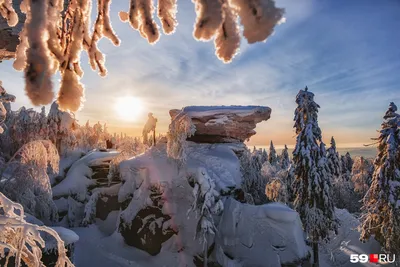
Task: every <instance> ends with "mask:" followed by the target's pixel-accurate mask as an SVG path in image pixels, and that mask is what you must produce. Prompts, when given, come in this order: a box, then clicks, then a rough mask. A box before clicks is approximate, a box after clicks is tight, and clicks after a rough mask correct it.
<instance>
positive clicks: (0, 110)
mask: <svg viewBox="0 0 400 267" xmlns="http://www.w3.org/2000/svg"><path fill="white" fill-rule="evenodd" d="M14 101H15V96H13V95H10V94H8V93H7V91H6V90H5V89H4V87H3V86H2V81H0V134H2V133H3V131H4V129H3V127H2V126H1V124H2V123H3V122H4V121H5V120H6V116H7V110H6V108H5V107H4V105H3V103H9V102H14Z"/></svg>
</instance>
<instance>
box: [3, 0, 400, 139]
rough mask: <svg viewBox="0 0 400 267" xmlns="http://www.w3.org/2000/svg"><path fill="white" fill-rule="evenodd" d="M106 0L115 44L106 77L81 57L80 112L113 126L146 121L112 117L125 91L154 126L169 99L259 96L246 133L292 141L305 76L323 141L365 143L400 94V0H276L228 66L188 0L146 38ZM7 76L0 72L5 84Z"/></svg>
mask: <svg viewBox="0 0 400 267" xmlns="http://www.w3.org/2000/svg"><path fill="white" fill-rule="evenodd" d="M114 2H115V3H113V5H112V6H111V11H110V12H111V20H112V23H113V28H114V29H115V31H116V33H117V34H118V36H119V37H120V38H121V46H120V47H118V48H115V47H114V46H113V45H112V44H110V43H109V42H108V41H107V40H104V41H103V40H102V41H101V42H100V44H99V47H100V49H101V50H102V51H104V52H105V54H106V55H107V58H106V65H107V68H108V71H109V75H108V76H107V77H105V78H100V77H98V76H97V74H96V73H94V72H92V71H91V70H90V68H89V67H88V65H87V64H86V63H84V64H83V69H84V71H85V75H84V77H83V79H82V83H83V84H84V85H85V87H86V98H87V101H86V103H85V107H84V109H83V110H82V111H81V112H79V113H78V118H80V119H81V120H82V121H86V119H87V118H91V120H92V121H94V120H98V119H96V118H101V119H103V120H108V121H109V124H110V125H114V127H115V129H117V126H118V125H121V123H125V127H126V128H130V129H131V130H132V131H134V129H136V128H139V127H140V125H144V123H145V121H146V116H145V115H144V116H143V118H142V117H140V118H138V120H137V122H135V123H130V124H126V122H122V121H120V120H119V119H118V118H116V117H115V115H114V110H113V103H114V102H113V101H115V99H116V98H117V97H123V96H124V95H133V96H135V97H138V98H140V99H141V100H142V101H143V102H144V103H145V105H146V107H147V110H148V111H152V112H154V114H155V116H157V117H158V118H159V122H160V123H159V124H160V126H159V127H160V129H161V131H166V129H167V125H168V123H169V115H168V110H169V109H171V108H180V107H182V106H186V105H222V104H224V105H229V104H243V105H248V104H256V105H266V106H270V107H271V108H272V116H271V119H270V120H269V121H268V122H265V123H261V124H259V126H258V127H257V129H256V130H257V132H258V135H256V136H254V137H253V138H252V140H251V141H252V142H253V143H254V144H259V143H263V144H267V143H268V142H269V140H270V139H273V140H274V143H276V144H277V145H279V144H281V143H287V144H293V143H294V142H295V140H294V139H293V138H292V137H293V129H292V126H293V112H294V109H295V103H294V99H295V95H296V94H297V92H298V90H299V89H302V88H304V86H305V85H308V86H309V88H310V90H311V91H313V92H314V93H315V95H316V96H315V99H316V101H317V103H319V104H320V105H321V110H320V113H319V121H320V126H321V128H322V131H323V135H324V137H326V138H327V139H326V141H329V138H330V136H331V135H335V136H337V137H338V138H337V141H338V143H350V142H357V143H363V142H365V143H366V142H368V141H369V138H370V137H373V136H374V135H375V129H376V128H378V127H379V125H380V123H381V120H382V118H381V117H382V115H383V113H384V112H385V110H386V108H387V105H388V103H389V102H390V101H394V102H398V103H400V95H399V94H398V90H399V87H398V85H399V84H400V77H399V76H398V75H396V74H397V73H399V72H400V60H399V59H400V50H399V49H398V45H397V44H398V43H399V42H400V35H398V29H399V28H400V21H399V20H398V17H397V16H398V14H399V12H400V5H399V4H395V1H392V2H391V1H385V2H382V4H381V5H380V8H379V9H377V8H376V6H375V5H376V4H375V2H374V1H373V0H365V1H362V3H361V1H353V2H351V3H350V2H348V1H344V0H338V1H317V0H304V1H292V0H277V1H276V6H277V7H284V8H285V10H286V14H285V17H286V19H287V21H286V23H284V24H282V25H279V26H277V27H276V28H275V34H274V35H273V36H271V37H270V38H269V39H268V41H267V42H266V43H257V44H253V45H248V44H247V43H246V41H245V40H243V39H242V41H241V44H240V53H239V54H238V55H237V57H236V58H235V59H234V60H233V62H232V63H231V64H227V65H226V64H223V63H222V62H221V61H219V60H218V59H217V58H216V56H215V54H214V53H215V52H214V48H213V44H212V42H209V43H204V42H197V41H195V40H194V39H193V37H192V32H193V27H194V23H195V11H194V8H193V4H192V3H190V1H183V2H179V6H178V13H177V19H178V22H179V25H178V26H177V29H176V32H175V33H174V34H173V35H172V36H167V35H161V36H160V40H159V41H158V42H157V43H156V44H155V45H153V46H150V45H149V44H148V43H147V41H146V40H144V39H143V38H141V37H140V34H139V33H138V32H136V31H133V30H132V29H131V28H130V26H129V25H128V24H124V23H122V22H120V20H119V18H118V11H120V10H123V9H126V6H124V5H123V4H121V3H119V2H116V1H114ZM388 40H391V41H388ZM83 61H84V62H86V61H87V60H86V58H85V59H84V60H83ZM7 64H8V63H2V64H0V73H1V74H3V73H6V75H7V76H9V77H10V82H12V84H11V86H7V87H6V88H7V89H8V91H10V93H13V94H17V104H20V103H24V105H26V104H27V101H26V98H24V96H23V92H22V90H23V83H22V79H21V78H20V76H18V75H20V74H19V73H17V74H15V73H14V72H13V71H12V69H11V65H10V66H8V65H7ZM4 71H6V72H4ZM0 78H1V77H0ZM7 81H8V80H5V79H4V78H3V82H4V84H5V86H6V83H7ZM21 95H22V96H21ZM20 101H21V102H20ZM144 113H145V114H146V113H147V111H146V112H144ZM119 130H120V128H118V131H119Z"/></svg>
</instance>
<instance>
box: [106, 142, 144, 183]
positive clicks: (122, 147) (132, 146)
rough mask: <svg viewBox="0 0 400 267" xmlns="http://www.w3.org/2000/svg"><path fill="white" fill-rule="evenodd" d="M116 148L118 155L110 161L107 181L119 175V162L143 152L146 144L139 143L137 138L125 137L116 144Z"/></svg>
mask: <svg viewBox="0 0 400 267" xmlns="http://www.w3.org/2000/svg"><path fill="white" fill-rule="evenodd" d="M117 150H118V152H119V154H118V156H116V157H114V158H113V159H112V160H111V162H110V170H109V172H108V175H107V178H108V182H109V183H111V181H112V180H113V179H114V178H116V177H119V163H121V162H122V161H123V160H126V159H129V158H131V157H133V156H136V155H139V154H141V153H143V152H144V151H145V150H146V145H145V144H143V143H141V142H140V140H139V138H126V139H124V140H123V141H122V142H121V143H120V144H119V145H118V148H117Z"/></svg>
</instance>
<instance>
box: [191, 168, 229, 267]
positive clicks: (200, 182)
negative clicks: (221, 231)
mask: <svg viewBox="0 0 400 267" xmlns="http://www.w3.org/2000/svg"><path fill="white" fill-rule="evenodd" d="M191 178H192V179H193V181H189V182H194V188H193V196H194V201H193V204H192V207H191V209H190V210H189V211H188V213H190V212H195V213H196V215H197V216H198V218H199V220H198V224H197V231H196V236H195V239H197V238H200V240H201V242H202V243H203V246H204V251H205V252H204V261H205V265H204V266H207V264H206V261H207V249H208V245H207V236H208V235H215V232H216V226H215V223H214V219H213V216H214V215H220V214H221V213H222V211H223V209H224V205H223V203H222V201H221V200H220V194H219V193H218V191H216V189H215V183H214V181H213V180H212V179H211V177H210V176H209V175H208V173H207V171H206V169H205V168H198V170H197V173H196V174H195V175H193V176H191Z"/></svg>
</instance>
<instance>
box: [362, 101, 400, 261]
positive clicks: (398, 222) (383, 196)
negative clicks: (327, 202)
mask: <svg viewBox="0 0 400 267" xmlns="http://www.w3.org/2000/svg"><path fill="white" fill-rule="evenodd" d="M396 111H397V107H396V105H395V104H394V103H393V102H391V103H390V105H389V108H388V110H387V111H386V114H385V115H384V117H383V119H384V121H383V123H382V124H381V130H380V135H379V137H378V138H377V140H378V142H379V145H378V155H377V156H376V158H375V161H374V174H373V177H372V184H371V188H370V189H369V190H368V192H367V194H366V196H365V197H364V199H363V207H362V211H363V215H362V216H361V222H362V224H361V225H360V230H361V236H360V238H361V240H367V239H369V238H370V237H371V235H374V237H375V239H376V240H378V241H379V242H380V243H381V245H382V246H383V248H384V250H385V251H386V252H388V253H395V254H397V253H400V115H399V114H397V113H396Z"/></svg>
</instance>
